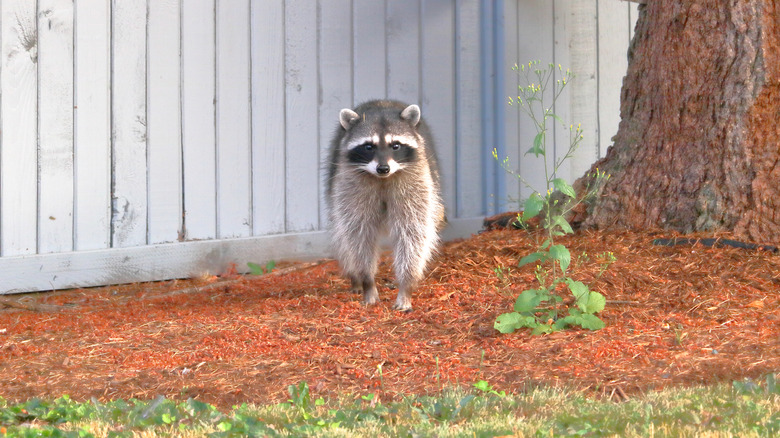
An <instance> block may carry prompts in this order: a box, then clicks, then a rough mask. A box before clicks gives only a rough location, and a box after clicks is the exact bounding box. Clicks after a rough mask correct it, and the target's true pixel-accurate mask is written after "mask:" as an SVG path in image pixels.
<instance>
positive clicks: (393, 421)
mask: <svg viewBox="0 0 780 438" xmlns="http://www.w3.org/2000/svg"><path fill="white" fill-rule="evenodd" d="M289 392H290V400H289V401H288V402H287V403H281V404H277V405H267V406H252V405H241V406H236V407H234V408H233V409H232V410H231V411H230V412H220V411H219V410H218V409H217V408H215V407H214V406H211V405H209V404H206V403H202V402H199V401H196V400H187V401H185V402H174V401H171V400H168V399H165V398H163V397H159V398H157V399H155V400H151V401H140V400H134V399H133V400H128V401H125V400H115V401H111V402H108V403H101V402H98V401H97V400H92V401H89V402H84V403H79V402H75V401H73V400H71V399H70V398H69V397H67V396H63V397H61V398H58V399H56V400H53V401H41V400H37V399H33V400H29V401H27V402H24V403H20V404H9V403H7V402H6V401H5V400H3V399H0V424H2V427H0V436H14V437H16V436H20V437H38V436H43V437H92V436H95V437H103V436H108V437H131V436H133V437H152V436H171V437H200V436H209V437H239V436H271V437H274V436H322V437H365V436H393V437H395V436H400V437H407V436H408V437H424V436H436V437H461V436H463V437H475V436H476V437H492V436H505V435H510V436H518V437H526V436H531V437H536V436H540V437H541V436H544V437H547V436H620V437H646V436H655V437H686V436H690V437H702V436H703V437H720V436H724V437H725V436H741V437H750V436H756V437H769V436H776V435H778V434H780V389H779V388H778V386H777V385H776V383H775V379H774V375H771V376H769V377H768V378H766V379H763V380H762V381H760V382H757V381H741V382H735V383H733V384H732V385H715V386H708V387H697V388H686V389H680V388H676V389H667V390H664V391H660V392H653V393H649V394H647V395H645V396H643V397H637V398H634V399H630V400H629V401H626V402H622V403H616V402H612V401H606V400H596V399H593V398H589V397H586V396H585V395H583V394H582V393H580V392H576V391H569V390H561V389H550V388H547V389H536V390H533V391H530V392H527V393H522V394H509V395H507V394H505V393H503V392H502V391H497V390H495V389H493V388H492V387H490V385H489V384H487V383H485V382H479V383H478V384H476V385H474V388H472V389H471V390H463V389H457V390H447V391H444V392H443V393H442V394H440V395H438V396H435V397H431V396H413V397H404V398H403V399H401V400H400V401H393V402H387V403H382V402H380V401H379V399H378V398H377V397H376V396H375V395H374V394H367V395H362V396H346V395H342V396H341V397H339V398H338V399H334V400H325V399H322V398H317V399H313V398H312V397H311V394H310V393H309V388H308V386H307V385H306V384H305V383H301V384H299V385H296V386H291V387H290V388H289Z"/></svg>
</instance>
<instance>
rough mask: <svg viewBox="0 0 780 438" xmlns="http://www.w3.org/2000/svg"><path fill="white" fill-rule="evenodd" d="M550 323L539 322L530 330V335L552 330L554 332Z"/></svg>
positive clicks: (547, 332)
mask: <svg viewBox="0 0 780 438" xmlns="http://www.w3.org/2000/svg"><path fill="white" fill-rule="evenodd" d="M554 331H555V330H553V327H552V325H550V324H539V325H537V326H536V327H534V329H533V331H532V332H531V334H532V335H548V334H550V333H552V332H554Z"/></svg>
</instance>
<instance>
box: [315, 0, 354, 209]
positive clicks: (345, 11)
mask: <svg viewBox="0 0 780 438" xmlns="http://www.w3.org/2000/svg"><path fill="white" fill-rule="evenodd" d="M351 8H352V2H351V0H322V1H321V2H320V5H319V14H320V29H319V34H320V44H319V59H320V65H319V70H320V76H319V80H320V90H321V93H322V95H321V97H320V105H319V138H320V157H322V162H323V163H324V164H325V165H327V160H328V153H327V151H328V148H329V146H330V140H331V137H332V136H333V134H334V131H335V130H336V128H337V127H338V126H339V122H338V120H339V111H340V110H341V109H342V108H352V106H353V105H352V80H351V79H352V64H351V61H352V51H351V50H350V49H351V43H350V42H351V39H352V35H353V34H352V18H351V14H350V11H351ZM324 177H325V176H323V178H324ZM320 191H321V194H320V196H321V198H322V196H324V192H325V180H324V179H323V184H321V185H320ZM326 222H327V211H326V208H325V206H324V205H321V206H320V223H321V224H323V225H324V224H325V223H326Z"/></svg>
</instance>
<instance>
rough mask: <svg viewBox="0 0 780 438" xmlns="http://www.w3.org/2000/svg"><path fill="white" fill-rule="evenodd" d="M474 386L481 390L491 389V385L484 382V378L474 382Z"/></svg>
mask: <svg viewBox="0 0 780 438" xmlns="http://www.w3.org/2000/svg"><path fill="white" fill-rule="evenodd" d="M474 387H475V388H477V389H479V390H480V391H482V392H488V391H490V390H491V389H493V387H492V386H491V385H490V384H489V383H488V382H486V381H484V380H480V381H479V382H477V383H475V384H474Z"/></svg>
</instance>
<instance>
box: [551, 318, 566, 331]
mask: <svg viewBox="0 0 780 438" xmlns="http://www.w3.org/2000/svg"><path fill="white" fill-rule="evenodd" d="M567 325H569V322H568V321H566V318H561V319H559V320H557V321H555V323H554V324H553V325H552V327H553V330H554V331H556V332H557V331H561V330H563V329H565V328H566V326H567Z"/></svg>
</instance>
